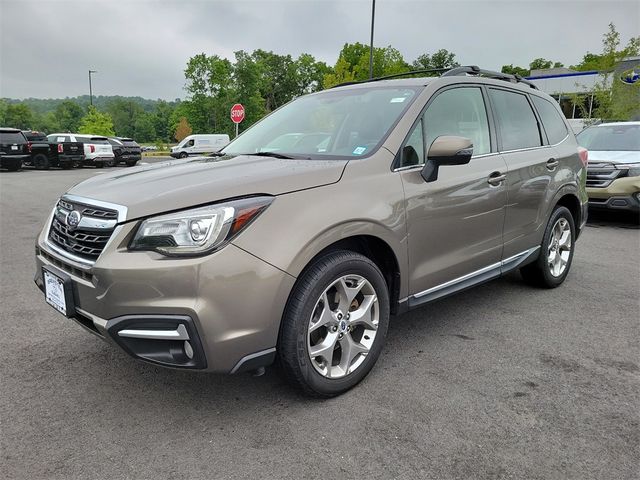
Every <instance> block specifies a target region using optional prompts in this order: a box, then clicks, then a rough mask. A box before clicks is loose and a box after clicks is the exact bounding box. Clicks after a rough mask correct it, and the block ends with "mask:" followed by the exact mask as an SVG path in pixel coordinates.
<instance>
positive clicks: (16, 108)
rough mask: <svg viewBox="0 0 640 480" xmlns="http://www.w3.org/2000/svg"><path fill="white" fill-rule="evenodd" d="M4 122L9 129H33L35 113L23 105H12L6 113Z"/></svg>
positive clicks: (7, 108)
mask: <svg viewBox="0 0 640 480" xmlns="http://www.w3.org/2000/svg"><path fill="white" fill-rule="evenodd" d="M4 122H5V125H6V126H8V127H13V128H20V129H23V130H25V129H28V128H32V125H31V124H32V123H33V112H32V111H31V109H30V108H29V107H28V106H27V105H25V104H23V103H10V104H9V105H7V107H6V109H5V112H4Z"/></svg>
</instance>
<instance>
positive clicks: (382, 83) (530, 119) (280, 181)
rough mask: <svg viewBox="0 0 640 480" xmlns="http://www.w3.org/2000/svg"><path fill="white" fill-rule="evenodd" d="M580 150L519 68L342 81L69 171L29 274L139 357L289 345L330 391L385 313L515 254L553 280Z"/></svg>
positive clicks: (291, 357) (283, 360)
mask: <svg viewBox="0 0 640 480" xmlns="http://www.w3.org/2000/svg"><path fill="white" fill-rule="evenodd" d="M291 133H295V134H296V138H295V141H291V142H281V143H282V145H284V144H285V143H286V148H285V147H282V148H280V147H278V148H272V147H270V146H269V145H273V143H272V142H274V141H276V139H279V138H283V136H284V135H288V134H291ZM305 136H308V140H309V141H307V138H305ZM586 161H587V158H586V151H584V150H582V151H579V148H578V145H577V143H576V140H575V137H574V135H573V133H572V131H571V129H570V128H569V127H568V125H567V122H566V120H565V119H564V117H563V115H562V113H561V111H560V110H559V108H558V106H557V105H556V103H555V102H554V101H553V100H552V99H551V98H550V97H549V96H547V95H546V94H544V93H542V92H540V91H538V90H536V89H535V87H533V86H531V85H530V84H528V83H527V82H524V81H521V80H520V79H519V78H515V77H512V76H509V75H504V74H499V73H494V72H486V71H483V70H480V69H478V68H477V67H460V68H457V69H454V70H451V71H449V72H447V73H445V74H443V75H442V76H440V77H438V78H409V79H391V80H389V79H386V80H385V79H383V80H378V81H369V82H362V83H357V84H350V85H344V86H340V87H338V88H332V89H330V90H325V91H323V92H320V93H315V94H311V95H307V96H304V97H301V98H298V99H297V100H294V101H292V102H291V103H289V104H287V105H286V106H284V107H282V108H280V109H279V110H277V111H275V112H273V113H272V114H271V115H269V116H268V117H266V118H265V119H263V120H262V121H261V122H259V123H258V124H256V125H254V126H253V127H252V128H250V129H249V130H247V131H246V132H245V133H243V135H241V136H240V137H238V138H237V139H235V140H234V141H233V142H231V143H230V144H229V145H228V146H227V147H226V148H224V149H223V150H222V151H221V152H219V153H217V154H215V156H213V157H207V158H199V159H194V160H191V161H186V162H185V161H182V162H174V163H173V164H167V163H163V164H161V165H146V166H141V167H135V168H132V169H129V170H127V172H126V174H122V173H109V174H104V175H100V176H95V177H93V178H91V179H89V180H86V181H84V182H82V183H80V184H78V185H76V186H74V187H73V188H71V189H70V190H69V191H68V192H67V193H66V194H64V195H63V196H62V197H61V198H60V200H59V201H58V202H57V203H56V205H54V207H53V210H52V212H51V214H50V216H49V218H48V219H47V221H46V224H45V227H44V229H43V230H42V233H41V234H40V236H39V237H38V240H37V246H36V261H37V269H36V277H35V281H36V284H37V285H38V287H39V288H40V289H41V290H42V292H43V293H44V295H45V298H46V301H47V302H48V303H49V304H51V305H52V306H53V307H54V308H55V309H56V310H58V311H59V312H60V313H62V314H63V315H65V316H67V317H70V318H73V319H74V320H75V321H77V322H78V323H80V324H81V325H83V326H84V327H85V328H87V329H88V330H89V331H91V332H93V333H95V334H96V335H98V336H100V337H102V338H103V339H106V340H108V341H111V342H113V343H115V344H117V345H119V346H120V347H121V348H122V349H124V350H125V351H126V352H127V353H129V354H130V355H132V356H134V357H136V358H139V359H142V360H145V361H148V362H152V363H155V364H158V365H164V366H168V367H175V368H190V369H200V370H206V371H215V372H225V373H235V372H240V371H254V370H258V369H262V368H263V367H264V366H266V365H269V364H271V363H272V362H274V361H275V360H277V361H278V362H279V363H280V364H281V366H282V370H283V372H284V374H285V375H286V376H287V378H288V379H289V380H290V381H291V382H292V383H294V384H295V385H297V386H298V387H300V388H301V389H302V390H303V391H304V392H306V393H308V394H310V395H315V396H322V397H326V396H331V395H336V394H339V393H341V392H344V391H345V390H347V389H349V388H351V387H352V386H354V385H355V384H357V383H358V382H359V381H360V380H362V379H363V378H364V377H365V375H367V373H368V372H369V371H370V370H371V368H372V367H373V365H374V363H375V362H376V360H377V359H378V356H379V355H380V352H381V350H382V348H383V345H384V341H385V336H386V333H387V328H388V326H389V317H390V315H397V314H400V313H402V312H405V311H407V310H409V309H412V308H416V307H419V306H421V305H424V304H425V303H427V302H429V301H432V300H435V299H438V298H441V297H444V296H446V295H450V294H453V293H455V292H458V291H460V290H463V289H466V288H468V287H471V286H473V285H476V284H479V283H482V282H486V281H488V280H491V279H494V278H497V277H499V276H500V275H503V274H505V273H506V272H509V271H512V270H514V269H520V271H521V272H522V275H523V277H524V278H525V279H526V280H527V281H529V282H531V283H533V284H536V285H539V286H543V287H549V288H552V287H557V286H558V285H560V284H561V283H562V282H563V281H564V280H565V278H566V277H567V274H568V273H569V269H570V266H571V261H572V258H573V254H574V251H575V242H576V240H577V238H578V235H579V233H580V231H581V229H582V228H583V226H584V224H585V222H586V215H587V210H586V208H587V195H586V193H585V179H586ZM443 341H445V340H443Z"/></svg>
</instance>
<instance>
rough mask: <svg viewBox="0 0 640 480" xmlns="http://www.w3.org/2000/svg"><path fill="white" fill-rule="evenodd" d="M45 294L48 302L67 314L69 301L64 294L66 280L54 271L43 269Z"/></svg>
mask: <svg viewBox="0 0 640 480" xmlns="http://www.w3.org/2000/svg"><path fill="white" fill-rule="evenodd" d="M42 272H43V279H44V295H45V299H46V300H47V303H48V304H49V305H51V306H52V307H53V308H55V309H56V310H58V311H59V312H60V313H61V314H63V315H67V302H66V300H65V295H64V281H63V280H62V279H61V278H60V277H58V276H56V275H54V274H53V273H51V272H49V271H47V270H43V271H42Z"/></svg>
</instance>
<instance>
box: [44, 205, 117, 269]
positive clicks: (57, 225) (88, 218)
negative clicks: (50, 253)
mask: <svg viewBox="0 0 640 480" xmlns="http://www.w3.org/2000/svg"><path fill="white" fill-rule="evenodd" d="M73 211H77V212H78V213H79V214H80V221H79V223H78V224H77V225H70V223H69V221H68V218H69V214H70V213H71V212H73ZM117 218H118V212H117V211H115V210H110V209H107V208H102V207H96V206H93V205H85V204H81V203H75V202H70V201H68V200H65V199H61V200H60V201H59V202H58V204H57V205H56V210H55V213H54V215H53V219H52V220H51V227H50V228H49V241H50V242H51V243H53V244H54V245H55V246H57V247H59V248H61V249H62V250H65V251H67V252H69V253H71V254H73V255H74V256H76V257H80V258H82V259H85V260H89V261H95V260H96V259H97V258H98V257H99V256H100V254H101V253H102V250H104V247H105V246H106V244H107V242H108V241H109V238H111V235H112V234H113V231H114V229H115V226H116V223H117Z"/></svg>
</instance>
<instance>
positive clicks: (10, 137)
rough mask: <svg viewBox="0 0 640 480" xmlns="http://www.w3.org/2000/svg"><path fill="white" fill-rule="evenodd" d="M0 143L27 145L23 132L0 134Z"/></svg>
mask: <svg viewBox="0 0 640 480" xmlns="http://www.w3.org/2000/svg"><path fill="white" fill-rule="evenodd" d="M0 142H2V143H26V140H25V138H24V135H22V133H21V132H0Z"/></svg>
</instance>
